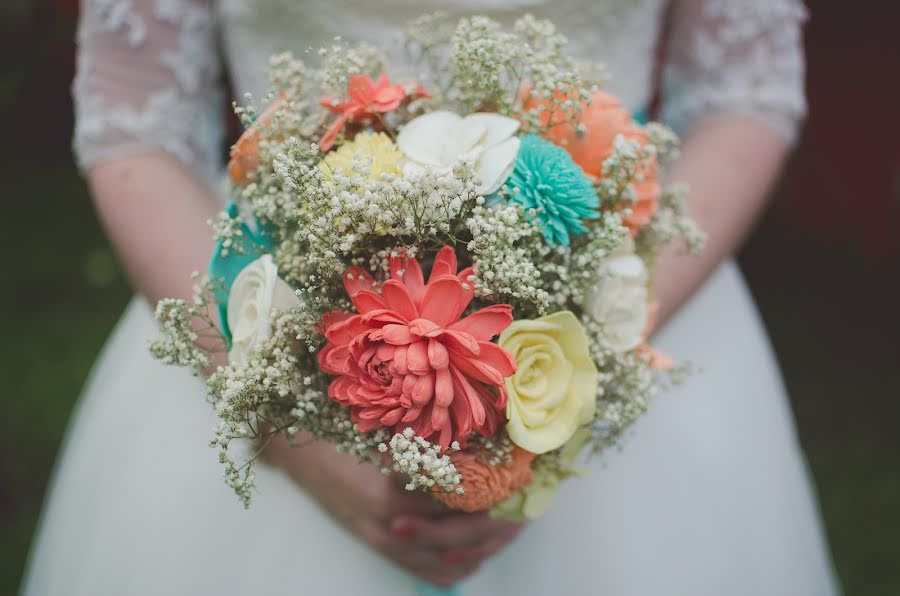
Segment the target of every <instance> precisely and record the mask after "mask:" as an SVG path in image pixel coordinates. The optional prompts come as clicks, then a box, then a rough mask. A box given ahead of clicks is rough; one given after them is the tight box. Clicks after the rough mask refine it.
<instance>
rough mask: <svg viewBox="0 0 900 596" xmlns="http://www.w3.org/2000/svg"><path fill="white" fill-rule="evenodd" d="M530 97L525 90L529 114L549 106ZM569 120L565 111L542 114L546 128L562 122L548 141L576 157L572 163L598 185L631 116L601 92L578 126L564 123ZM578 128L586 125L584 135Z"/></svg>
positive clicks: (524, 104) (616, 101) (525, 105)
mask: <svg viewBox="0 0 900 596" xmlns="http://www.w3.org/2000/svg"><path fill="white" fill-rule="evenodd" d="M528 93H529V90H528V88H525V89H524V90H523V97H524V99H523V105H522V107H523V108H524V109H525V110H531V109H533V108H535V107H536V106H538V105H539V104H540V103H544V105H547V104H546V102H540V101H539V100H536V99H533V98H531V97H530V95H528ZM565 119H566V114H565V113H563V111H562V110H547V111H544V112H542V113H541V120H540V122H541V124H542V125H544V126H546V125H547V124H549V123H553V122H560V124H556V125H553V126H551V127H550V129H549V130H548V131H547V135H546V138H547V140H548V141H552V142H553V143H556V144H557V145H559V146H560V147H564V148H565V149H566V151H568V152H569V155H571V156H572V161H574V162H575V163H577V164H578V165H579V166H581V169H582V170H584V173H585V174H587V175H588V176H589V177H590V178H591V179H592V180H594V181H595V182H596V181H597V180H599V179H600V177H601V176H602V174H603V161H604V160H605V159H606V158H607V157H609V156H610V155H612V151H613V141H614V140H615V138H616V135H618V134H620V133H624V131H625V127H626V126H627V125H628V122H629V121H630V120H631V115H630V114H629V113H628V111H627V110H626V109H625V108H623V107H622V105H621V104H620V103H619V101H618V100H617V99H616V98H615V97H613V96H612V95H610V94H608V93H604V92H603V91H598V92H597V93H594V94H593V95H592V96H591V105H589V106H583V108H582V111H581V117H580V119H579V121H578V122H577V123H576V122H564V121H565ZM577 124H583V125H584V128H585V131H584V132H583V133H581V134H579V133H578V131H577Z"/></svg>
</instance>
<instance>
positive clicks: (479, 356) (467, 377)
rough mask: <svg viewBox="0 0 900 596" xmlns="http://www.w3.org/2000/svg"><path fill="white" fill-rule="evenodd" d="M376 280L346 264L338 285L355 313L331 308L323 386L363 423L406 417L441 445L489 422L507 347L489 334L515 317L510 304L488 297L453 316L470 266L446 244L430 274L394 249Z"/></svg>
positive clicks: (501, 404) (510, 365)
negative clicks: (462, 265) (461, 265)
mask: <svg viewBox="0 0 900 596" xmlns="http://www.w3.org/2000/svg"><path fill="white" fill-rule="evenodd" d="M390 269H391V275H390V279H388V280H387V281H385V282H384V283H383V284H381V286H380V287H379V286H378V284H377V283H376V282H375V280H374V279H373V278H372V276H371V275H369V273H368V272H366V271H365V270H363V269H361V268H359V267H351V268H350V269H348V270H347V271H346V272H345V273H344V287H345V288H346V289H347V293H348V294H349V295H350V298H351V300H352V301H353V305H354V306H355V307H356V310H357V314H353V313H329V315H328V316H327V318H326V321H325V323H324V326H325V338H326V339H327V340H328V343H327V345H326V346H325V347H324V348H322V350H321V351H320V352H319V366H320V367H321V368H322V370H323V371H325V372H326V373H328V374H330V375H334V376H335V377H336V378H335V379H334V380H333V381H332V382H331V384H330V386H329V388H328V395H329V396H330V397H331V398H332V399H334V400H336V401H337V402H339V403H340V404H342V405H344V406H349V407H350V408H351V410H352V415H353V420H354V421H355V422H356V423H357V424H358V425H359V428H360V430H363V431H370V430H375V429H377V428H382V427H386V428H393V429H394V430H395V432H402V431H403V430H404V429H406V428H407V427H410V428H412V429H413V431H414V432H415V433H416V434H417V435H419V436H421V437H423V438H425V439H427V440H430V441H433V442H435V443H438V444H439V445H441V446H442V447H447V446H448V445H449V444H450V443H451V442H453V441H459V442H460V444H465V442H466V439H467V438H468V437H469V435H470V434H471V433H472V432H473V431H476V432H478V433H480V434H482V435H485V436H490V435H492V434H494V432H496V430H497V427H498V425H499V422H500V416H501V415H502V412H503V411H504V408H505V407H506V389H505V388H504V381H503V380H504V378H505V377H508V376H510V375H512V374H513V373H514V372H515V368H516V366H515V360H514V358H513V357H512V355H511V354H510V353H509V352H507V351H506V350H504V349H503V348H501V347H500V346H498V345H497V344H495V343H492V342H491V339H492V338H493V337H494V336H496V335H497V334H499V333H500V332H501V331H503V330H504V329H506V327H507V326H509V324H510V323H512V308H511V307H510V306H509V305H507V304H495V305H491V306H488V307H486V308H483V309H481V310H479V311H476V312H473V313H472V314H470V315H468V316H467V317H465V318H462V319H460V317H461V316H462V314H463V312H464V311H465V309H466V307H467V306H468V305H469V303H470V302H471V301H472V297H473V295H474V290H473V288H472V286H471V284H470V283H469V282H468V277H469V276H470V275H472V269H471V268H467V269H464V270H463V271H461V272H459V273H458V274H457V271H456V270H457V262H456V254H455V253H454V252H453V249H452V248H451V247H449V246H445V247H444V248H443V249H441V250H440V252H439V253H438V255H437V257H436V259H435V262H434V266H433V267H432V270H431V275H430V277H429V279H428V283H427V284H426V283H425V282H424V277H423V274H422V268H421V266H420V265H419V263H418V261H416V260H415V259H414V258H410V257H403V256H398V257H393V258H391V262H390Z"/></svg>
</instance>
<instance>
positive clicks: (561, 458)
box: [491, 427, 591, 522]
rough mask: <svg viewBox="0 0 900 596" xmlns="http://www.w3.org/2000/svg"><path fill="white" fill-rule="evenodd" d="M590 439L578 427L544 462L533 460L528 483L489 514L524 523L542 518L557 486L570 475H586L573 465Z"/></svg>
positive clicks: (585, 431)
mask: <svg viewBox="0 0 900 596" xmlns="http://www.w3.org/2000/svg"><path fill="white" fill-rule="evenodd" d="M590 438H591V431H590V429H588V428H585V427H581V428H579V429H578V430H577V431H576V432H575V434H574V435H572V438H571V439H569V441H568V442H567V443H566V444H565V445H563V447H562V449H560V450H559V451H558V452H557V453H555V454H550V455H549V456H546V457H547V459H544V460H541V459H537V460H535V462H534V464H533V467H532V481H531V484H528V485H527V486H523V487H522V488H520V489H519V490H517V491H516V492H514V493H513V494H512V495H510V496H509V498H508V499H506V500H505V501H503V502H502V503H499V504H497V505H495V506H494V507H493V508H492V509H491V515H492V516H493V517H498V518H501V519H505V520H509V521H514V522H524V521H528V520H530V519H537V518H538V517H540V516H542V515H543V514H544V513H546V511H547V510H548V509H550V505H552V504H553V499H554V498H555V497H556V491H557V489H559V485H560V483H561V482H562V481H563V480H565V479H566V478H569V477H570V476H584V475H585V474H586V473H587V472H586V471H585V470H582V469H581V468H579V467H578V466H576V465H575V459H576V458H577V457H578V454H579V453H581V450H582V449H584V446H585V445H587V443H588V441H589V440H590Z"/></svg>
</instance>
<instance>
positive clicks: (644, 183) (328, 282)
mask: <svg viewBox="0 0 900 596" xmlns="http://www.w3.org/2000/svg"><path fill="white" fill-rule="evenodd" d="M564 45H565V38H564V37H563V36H562V35H560V34H558V33H557V32H556V30H555V28H554V26H553V25H552V24H551V23H549V22H547V21H539V20H536V19H534V18H533V17H531V16H525V17H523V18H521V19H520V20H519V21H518V22H517V23H516V24H515V26H514V28H513V30H512V31H505V30H504V29H503V28H502V27H501V26H500V25H499V24H498V23H496V22H494V21H492V20H490V19H488V18H485V17H480V16H476V17H472V18H466V19H462V20H461V21H459V22H458V23H456V24H454V23H449V22H448V21H447V20H446V19H445V18H444V17H442V16H441V15H427V16H424V17H420V18H419V19H417V20H415V21H414V22H412V23H411V24H410V26H409V27H408V33H407V39H406V43H405V46H404V47H405V50H406V51H407V53H408V58H409V63H410V64H413V65H415V71H414V74H413V76H411V77H410V79H399V80H398V79H394V78H392V77H391V76H390V75H389V74H388V72H387V70H388V69H387V64H386V60H385V59H384V57H383V56H382V55H381V54H380V52H379V51H377V50H376V49H374V48H372V47H370V46H367V45H365V44H349V43H346V42H344V41H342V40H339V39H338V40H335V42H334V45H332V46H330V47H327V48H323V49H322V50H320V51H319V53H318V57H317V59H318V61H319V65H318V67H317V68H313V67H311V66H309V65H308V64H307V63H306V62H304V61H302V60H298V59H295V58H294V57H292V56H291V55H288V54H285V55H278V56H275V57H273V58H272V60H271V63H270V78H271V81H272V84H273V89H274V90H273V92H272V93H271V94H270V96H268V102H269V103H270V105H269V106H268V107H267V108H266V109H265V110H264V111H261V112H260V111H259V110H257V108H256V107H255V105H254V104H253V102H252V98H248V100H247V103H246V105H243V106H235V109H236V112H237V114H238V116H239V117H240V118H241V119H242V120H243V122H244V124H245V126H246V130H245V132H244V133H243V135H242V136H241V137H240V139H239V140H238V141H237V143H236V144H235V145H234V146H233V148H232V153H231V162H230V164H229V173H230V179H231V188H232V190H233V197H234V204H232V205H231V206H230V207H229V208H228V210H227V211H226V212H224V213H223V214H221V216H220V217H219V219H218V220H217V221H215V222H213V227H214V229H215V233H216V237H217V241H218V244H217V247H216V249H215V253H214V254H213V256H212V260H211V262H210V266H209V272H208V275H207V276H206V277H205V278H203V279H200V280H199V281H198V285H197V291H196V292H195V296H194V298H193V301H191V302H188V301H185V300H175V299H168V300H163V301H161V302H160V303H159V305H158V308H157V313H156V316H157V319H158V320H159V322H160V323H161V326H162V330H163V332H164V337H163V339H161V340H159V341H157V342H154V344H153V345H152V351H153V353H154V354H155V355H156V356H157V357H159V358H161V359H162V360H163V361H165V362H167V363H171V364H178V365H183V366H190V367H192V368H193V369H194V370H195V371H196V372H197V373H200V372H203V371H207V372H208V371H209V369H211V368H212V367H211V364H212V362H213V357H214V354H215V352H217V351H223V350H224V351H227V357H228V365H227V366H219V367H218V368H216V369H215V370H214V371H212V372H211V373H210V374H209V377H208V379H207V381H206V383H207V387H208V391H209V396H210V399H211V402H212V404H213V405H214V407H215V411H216V413H217V415H218V417H219V420H220V421H219V424H218V426H217V428H216V430H215V436H214V438H213V439H212V442H211V443H212V445H213V446H215V447H216V448H218V450H219V453H220V459H221V461H222V463H223V464H224V465H225V477H226V482H227V484H229V485H230V486H231V487H232V488H233V489H234V490H235V491H236V493H237V494H238V496H239V497H240V498H241V499H242V500H243V501H244V503H245V505H249V502H250V498H251V494H252V492H253V487H254V473H253V463H254V460H255V459H256V458H255V455H254V454H253V452H251V451H243V450H238V449H236V448H235V447H234V446H233V445H232V443H233V442H234V441H235V440H248V441H247V442H246V444H247V445H252V446H253V449H254V450H255V451H256V453H259V452H260V451H261V450H262V449H263V448H264V446H265V442H266V441H267V440H268V439H271V438H272V437H275V436H277V435H279V434H283V435H286V436H287V437H289V438H292V439H295V440H296V439H297V438H298V437H299V436H303V437H305V438H308V437H311V438H313V439H316V440H325V441H330V442H332V443H334V444H335V445H336V447H337V449H339V450H341V451H346V452H350V453H353V454H355V455H356V456H357V457H358V458H359V459H360V460H361V461H369V462H373V463H375V464H376V465H378V466H380V467H381V468H382V469H383V470H384V471H385V472H386V473H399V474H402V475H405V477H407V478H408V484H407V489H409V490H425V491H429V492H430V493H432V494H433V496H434V497H435V498H436V499H439V500H440V501H442V502H443V503H445V504H446V505H447V506H449V507H451V508H455V509H460V510H464V511H483V510H493V512H494V513H495V514H497V515H501V516H504V517H506V518H509V519H524V518H533V517H536V516H538V515H540V514H541V513H542V512H543V511H545V510H546V508H547V507H548V506H549V504H550V503H551V501H552V498H553V494H554V492H555V490H556V488H557V486H558V485H559V483H560V482H561V481H562V480H564V479H565V478H567V477H569V476H573V475H577V474H579V473H580V468H579V465H578V456H579V454H582V453H584V454H587V453H599V452H602V451H603V450H605V449H607V448H608V447H610V446H611V445H614V444H615V443H616V442H617V441H618V439H619V438H620V437H621V435H622V433H623V431H624V430H625V429H626V428H627V427H628V426H629V425H630V424H631V423H632V422H633V421H634V420H635V419H637V418H638V417H639V416H640V415H641V414H642V413H643V412H644V411H645V409H646V407H647V403H648V399H649V398H650V397H651V395H652V394H653V393H654V392H655V391H657V389H658V387H659V386H660V384H661V376H660V375H661V374H662V373H661V371H663V370H665V369H668V368H670V367H671V363H670V362H668V360H667V359H666V358H665V357H664V356H663V355H662V354H659V353H657V352H655V351H654V350H652V349H651V348H650V347H649V346H648V345H647V335H648V333H649V330H650V329H651V328H652V319H653V311H654V306H653V301H652V298H651V293H652V292H651V289H652V280H653V270H654V263H655V261H656V258H657V255H658V254H659V252H660V248H661V247H662V246H663V245H664V244H666V243H669V242H671V241H674V240H677V239H682V240H684V241H685V243H686V245H687V247H688V248H690V249H696V248H698V247H699V245H700V244H701V243H702V234H700V233H699V232H698V230H696V228H695V227H694V225H693V223H692V222H691V220H690V219H689V218H687V217H686V215H685V212H684V198H685V191H684V189H680V188H669V189H664V188H662V187H661V186H660V182H659V179H658V177H659V166H660V164H661V163H662V162H663V161H664V160H666V159H669V158H671V157H672V156H673V155H674V152H675V150H676V145H677V139H676V137H675V136H674V134H673V133H672V132H671V131H669V130H668V129H666V128H665V127H664V126H662V125H659V124H654V123H649V124H640V123H638V122H636V121H635V120H633V119H632V117H631V115H630V114H629V112H628V111H627V110H626V109H625V108H623V107H622V106H621V105H620V104H619V102H618V101H617V100H616V98H615V97H613V96H611V95H609V94H607V93H605V92H603V91H602V90H601V88H602V85H603V76H602V70H601V69H600V68H599V67H598V66H597V65H596V64H591V63H587V62H579V61H576V60H574V59H571V58H568V57H566V56H565V55H564V54H563V47H564ZM426 273H427V274H426ZM670 372H671V371H670ZM238 453H240V455H238Z"/></svg>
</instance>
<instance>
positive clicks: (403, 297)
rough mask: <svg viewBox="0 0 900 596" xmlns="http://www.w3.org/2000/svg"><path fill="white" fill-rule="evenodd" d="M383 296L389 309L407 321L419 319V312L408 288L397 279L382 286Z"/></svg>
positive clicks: (390, 280)
mask: <svg viewBox="0 0 900 596" xmlns="http://www.w3.org/2000/svg"><path fill="white" fill-rule="evenodd" d="M381 296H382V297H383V298H384V302H385V304H387V307H388V308H389V309H391V310H392V311H394V312H396V313H397V314H399V315H400V316H402V317H405V318H406V319H407V320H410V321H411V320H413V319H416V318H418V317H419V311H418V310H416V305H415V304H413V301H412V298H411V297H410V295H409V292H408V291H407V290H406V286H404V285H403V284H402V283H400V282H399V281H397V280H396V279H389V280H387V281H386V282H384V284H383V285H382V286H381Z"/></svg>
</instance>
